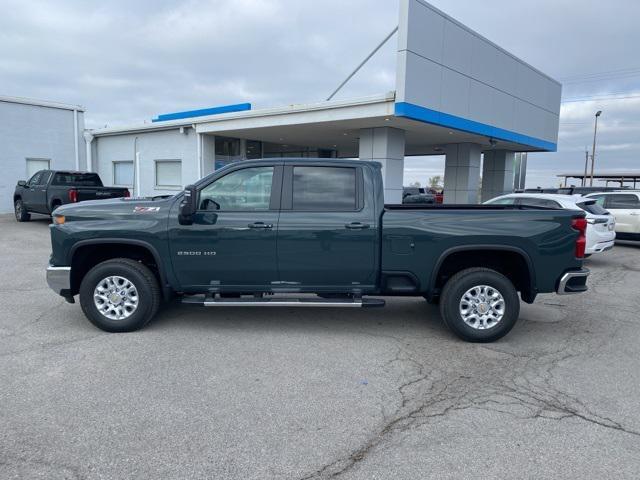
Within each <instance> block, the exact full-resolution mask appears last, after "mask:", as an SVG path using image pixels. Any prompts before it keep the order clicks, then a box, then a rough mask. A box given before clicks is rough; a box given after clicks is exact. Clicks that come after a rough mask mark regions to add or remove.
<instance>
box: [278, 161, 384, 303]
mask: <svg viewBox="0 0 640 480" xmlns="http://www.w3.org/2000/svg"><path fill="white" fill-rule="evenodd" d="M365 198H369V197H368V195H366V192H365V188H364V172H363V168H362V167H355V166H344V167H343V166H338V165H335V166H334V165H327V164H322V163H318V164H312V163H304V164H300V165H296V164H290V163H287V164H285V167H284V175H283V187H282V207H281V210H280V220H279V223H278V240H277V252H278V253H277V257H278V270H279V278H280V281H279V283H280V284H281V285H282V286H283V287H285V288H286V287H292V288H300V289H302V290H309V291H317V290H331V291H347V292H348V291H353V290H359V289H361V288H367V287H368V288H371V287H373V286H374V285H375V281H376V276H377V262H376V249H377V241H376V239H377V234H378V233H377V231H378V225H377V222H376V218H375V208H374V205H373V201H371V200H369V201H365ZM371 198H373V196H371Z"/></svg>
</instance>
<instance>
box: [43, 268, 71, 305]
mask: <svg viewBox="0 0 640 480" xmlns="http://www.w3.org/2000/svg"><path fill="white" fill-rule="evenodd" d="M47 284H48V285H49V288H50V289H51V290H53V291H54V292H56V293H57V294H58V295H62V296H63V297H65V296H68V293H69V292H70V291H71V267H54V266H53V265H49V266H48V267H47ZM65 294H66V295H65Z"/></svg>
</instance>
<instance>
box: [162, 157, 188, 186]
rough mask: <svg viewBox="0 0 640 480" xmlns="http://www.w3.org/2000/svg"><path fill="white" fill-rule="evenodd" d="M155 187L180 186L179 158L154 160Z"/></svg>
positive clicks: (180, 163) (180, 164) (180, 165)
mask: <svg viewBox="0 0 640 480" xmlns="http://www.w3.org/2000/svg"><path fill="white" fill-rule="evenodd" d="M156 187H158V188H172V189H173V188H182V161H181V160H156Z"/></svg>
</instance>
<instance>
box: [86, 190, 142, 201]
mask: <svg viewBox="0 0 640 480" xmlns="http://www.w3.org/2000/svg"><path fill="white" fill-rule="evenodd" d="M76 190H77V191H78V201H79V202H83V201H85V200H104V199H108V198H121V197H125V196H128V192H129V190H128V189H126V188H110V187H80V188H76Z"/></svg>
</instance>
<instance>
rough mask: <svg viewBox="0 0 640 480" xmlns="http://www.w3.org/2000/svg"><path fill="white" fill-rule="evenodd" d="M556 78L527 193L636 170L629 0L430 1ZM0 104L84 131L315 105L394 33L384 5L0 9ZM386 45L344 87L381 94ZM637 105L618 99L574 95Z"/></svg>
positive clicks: (387, 68) (324, 1) (391, 6)
mask: <svg viewBox="0 0 640 480" xmlns="http://www.w3.org/2000/svg"><path fill="white" fill-rule="evenodd" d="M431 3H432V4H434V5H435V6H436V7H438V8H440V9H442V10H443V11H445V12H446V13H448V14H449V15H451V16H453V17H454V18H456V19H457V20H459V21H461V22H462V23H464V24H466V25H467V26H469V27H470V28H472V29H474V30H476V31H477V32H479V33H480V34H482V35H484V36H485V37H487V38H489V39H490V40H492V41H494V42H496V43H497V44H498V45H500V46H502V47H503V48H505V49H506V50H508V51H510V52H512V53H513V54H515V55H516V56H518V57H520V58H522V59H523V60H525V61H527V62H528V63H530V64H531V65H533V66H535V67H537V68H539V69H540V70H542V71H543V72H545V73H547V74H549V75H551V76H552V77H554V78H556V79H558V80H560V81H562V82H563V83H564V87H563V102H565V103H563V105H562V113H561V117H560V139H559V148H558V152H557V153H548V154H547V153H545V154H541V153H539V154H532V155H530V160H529V174H528V182H527V184H528V186H536V185H551V184H556V183H557V180H556V179H555V177H554V175H555V173H558V171H560V170H562V171H565V170H572V171H573V170H578V171H580V170H581V169H582V168H584V150H585V146H589V149H590V148H591V147H590V145H591V143H592V140H593V139H592V136H593V114H594V113H595V111H596V110H600V109H601V110H603V114H602V117H601V120H600V123H599V134H598V142H599V145H598V148H597V157H596V158H597V166H598V168H602V169H638V168H640V54H639V53H638V45H640V28H638V20H639V19H640V2H639V1H638V0H611V1H609V2H595V1H592V2H585V1H584V0H571V1H570V0H564V1H563V0H536V1H535V2H514V1H512V0H493V1H492V0H486V1H483V2H478V1H477V0H431ZM0 11H1V12H2V14H1V15H0V95H11V96H21V97H31V98H39V99H46V100H54V101H59V102H64V103H74V104H80V105H83V106H84V107H85V108H86V111H87V113H86V124H87V127H102V126H104V125H109V126H114V125H118V124H128V123H133V122H140V121H145V120H147V121H148V120H149V119H150V118H151V117H153V116H155V115H157V114H158V113H166V112H171V111H176V110H183V109H191V108H201V107H206V106H215V105H221V104H229V103H236V102H245V101H247V102H251V103H252V104H253V105H254V108H260V107H267V106H274V105H284V104H290V103H304V102H311V101H320V100H323V99H324V98H325V97H326V96H327V95H328V94H329V93H330V92H331V91H332V90H333V88H334V87H335V86H336V85H337V83H339V82H340V81H341V80H342V78H343V77H344V76H345V75H346V74H347V73H349V71H350V70H351V69H352V68H353V67H354V66H355V65H356V64H357V63H358V62H359V61H360V60H361V59H362V57H363V56H364V55H365V54H366V53H368V52H369V51H370V50H371V49H372V48H373V47H374V46H375V45H376V44H377V42H379V41H380V40H381V39H382V38H384V36H385V35H386V34H387V33H388V32H389V31H390V30H391V29H392V28H393V27H394V26H395V25H397V21H398V20H397V16H398V13H397V0H349V1H345V0H211V1H208V2H198V1H180V2H170V1H166V0H153V1H131V0H129V1H120V0H112V1H108V2H104V1H101V2H88V1H61V0H58V1H56V2H50V1H42V2H38V1H35V2H34V1H26V0H20V1H13V0H9V1H7V0H0ZM395 47H396V42H395V39H394V40H393V41H391V42H389V44H388V45H387V46H386V47H385V48H384V49H383V50H382V51H381V52H379V54H378V56H377V57H376V58H375V59H374V60H373V61H372V62H370V63H369V64H368V65H367V66H366V67H365V69H363V70H362V71H361V72H360V73H359V74H358V75H357V76H356V77H355V78H354V79H353V80H352V82H351V83H350V84H349V85H348V87H347V88H345V89H344V90H343V91H342V92H341V94H340V96H341V97H342V98H349V97H354V96H363V95H368V94H376V93H383V92H386V91H389V90H393V89H394V83H395V59H394V55H395ZM612 94H617V96H632V97H633V96H637V97H636V98H627V99H624V100H612V99H610V98H609V99H601V100H590V101H580V102H575V101H572V100H577V99H584V98H589V97H591V98H593V97H596V98H602V97H607V96H609V97H610V96H611V95H612ZM443 165H444V162H443V159H442V158H441V157H428V158H420V159H412V160H408V161H407V164H406V170H405V183H409V182H413V181H416V180H418V181H421V182H422V183H423V184H424V183H426V180H427V178H428V176H430V175H434V174H441V173H442V170H443Z"/></svg>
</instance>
